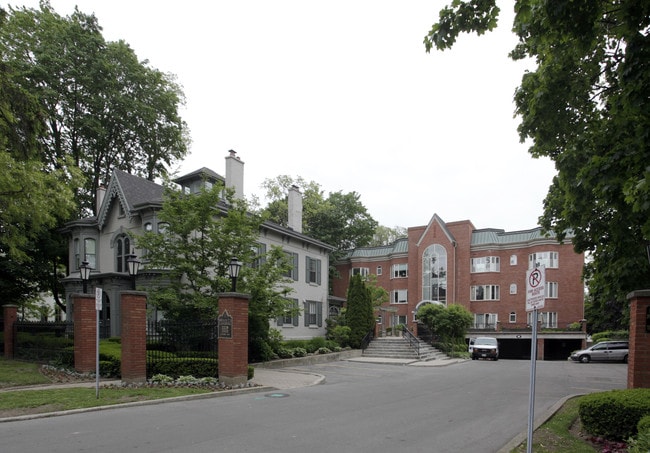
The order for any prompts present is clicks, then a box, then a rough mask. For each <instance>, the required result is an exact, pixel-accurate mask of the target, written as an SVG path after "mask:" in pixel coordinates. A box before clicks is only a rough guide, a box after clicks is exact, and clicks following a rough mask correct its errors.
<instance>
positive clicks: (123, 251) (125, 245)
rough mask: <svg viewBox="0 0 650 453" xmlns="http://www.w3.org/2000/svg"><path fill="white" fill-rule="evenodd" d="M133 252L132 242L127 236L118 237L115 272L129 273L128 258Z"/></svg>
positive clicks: (116, 241)
mask: <svg viewBox="0 0 650 453" xmlns="http://www.w3.org/2000/svg"><path fill="white" fill-rule="evenodd" d="M130 251H131V240H130V239H129V237H128V236H127V235H126V234H122V235H120V236H118V238H117V239H116V240H115V261H116V263H115V270H116V271H117V272H127V271H128V270H129V268H128V267H127V264H126V258H127V256H128V255H129V253H130Z"/></svg>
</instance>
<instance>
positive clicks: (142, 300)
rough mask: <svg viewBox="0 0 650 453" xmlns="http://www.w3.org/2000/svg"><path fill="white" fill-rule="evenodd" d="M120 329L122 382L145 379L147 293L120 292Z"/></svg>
mask: <svg viewBox="0 0 650 453" xmlns="http://www.w3.org/2000/svg"><path fill="white" fill-rule="evenodd" d="M120 307H121V313H120V322H121V329H122V330H121V331H122V337H121V341H122V364H121V374H122V382H126V383H129V384H131V383H139V382H145V381H146V380H147V293H145V292H142V291H124V292H122V293H121V294H120Z"/></svg>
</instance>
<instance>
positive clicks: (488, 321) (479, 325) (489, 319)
mask: <svg viewBox="0 0 650 453" xmlns="http://www.w3.org/2000/svg"><path fill="white" fill-rule="evenodd" d="M498 319H499V317H498V315H497V314H496V313H474V328H475V329H495V330H496V328H497V320H498Z"/></svg>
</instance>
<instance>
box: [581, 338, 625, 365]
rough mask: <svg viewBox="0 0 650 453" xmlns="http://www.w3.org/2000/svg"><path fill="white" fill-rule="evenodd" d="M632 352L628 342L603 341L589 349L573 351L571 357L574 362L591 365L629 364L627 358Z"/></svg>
mask: <svg viewBox="0 0 650 453" xmlns="http://www.w3.org/2000/svg"><path fill="white" fill-rule="evenodd" d="M629 351H630V343H629V342H628V341H601V342H600V343H596V344H595V345H593V346H590V347H588V348H587V349H582V350H580V351H573V352H572V353H571V357H569V358H570V359H571V360H573V361H574V362H582V363H589V362H591V361H592V360H593V361H599V362H623V363H627V356H628V353H629Z"/></svg>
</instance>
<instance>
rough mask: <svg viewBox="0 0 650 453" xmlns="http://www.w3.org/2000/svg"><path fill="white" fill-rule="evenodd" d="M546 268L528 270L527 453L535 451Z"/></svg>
mask: <svg viewBox="0 0 650 453" xmlns="http://www.w3.org/2000/svg"><path fill="white" fill-rule="evenodd" d="M545 291H546V268H545V267H544V266H541V267H536V268H533V269H531V270H530V271H528V272H526V311H532V312H533V316H532V318H533V319H532V322H531V330H532V335H531V339H530V390H529V397H528V439H527V442H526V453H532V451H533V425H534V423H535V374H536V367H537V310H538V309H540V308H544V296H545Z"/></svg>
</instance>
